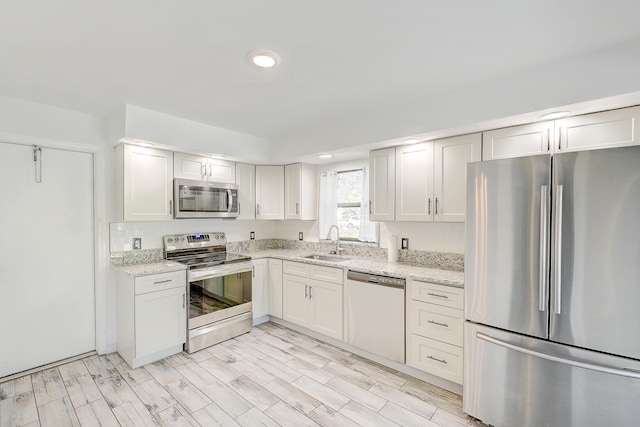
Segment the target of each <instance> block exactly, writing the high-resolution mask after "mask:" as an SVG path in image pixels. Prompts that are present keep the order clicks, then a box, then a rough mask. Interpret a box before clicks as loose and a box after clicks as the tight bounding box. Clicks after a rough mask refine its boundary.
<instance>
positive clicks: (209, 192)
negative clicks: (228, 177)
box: [173, 179, 238, 218]
mask: <svg viewBox="0 0 640 427" xmlns="http://www.w3.org/2000/svg"><path fill="white" fill-rule="evenodd" d="M173 187H174V188H173V190H174V199H175V201H176V207H175V215H174V216H175V218H235V217H237V216H238V186H237V185H235V184H226V183H219V182H206V181H194V180H190V179H175V180H174V185H173Z"/></svg>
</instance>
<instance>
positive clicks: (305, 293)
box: [304, 285, 309, 298]
mask: <svg viewBox="0 0 640 427" xmlns="http://www.w3.org/2000/svg"><path fill="white" fill-rule="evenodd" d="M304 297H305V298H309V294H308V293H307V285H304Z"/></svg>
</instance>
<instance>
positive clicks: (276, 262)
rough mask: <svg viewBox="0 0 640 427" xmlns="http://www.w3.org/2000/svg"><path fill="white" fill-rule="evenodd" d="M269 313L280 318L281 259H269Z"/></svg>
mask: <svg viewBox="0 0 640 427" xmlns="http://www.w3.org/2000/svg"><path fill="white" fill-rule="evenodd" d="M268 270H269V315H271V316H274V317H277V318H279V319H282V260H281V259H269V268H268Z"/></svg>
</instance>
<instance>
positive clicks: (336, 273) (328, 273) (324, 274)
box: [309, 265, 344, 285]
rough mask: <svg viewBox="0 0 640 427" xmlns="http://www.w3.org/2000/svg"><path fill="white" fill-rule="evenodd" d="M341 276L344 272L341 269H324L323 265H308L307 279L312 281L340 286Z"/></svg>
mask: <svg viewBox="0 0 640 427" xmlns="http://www.w3.org/2000/svg"><path fill="white" fill-rule="evenodd" d="M343 275H344V270H342V269H341V268H335V267H325V266H323V265H309V277H310V278H312V279H317V280H322V281H323V282H330V283H336V284H338V285H342V277H343Z"/></svg>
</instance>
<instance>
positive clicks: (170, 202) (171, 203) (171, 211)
mask: <svg viewBox="0 0 640 427" xmlns="http://www.w3.org/2000/svg"><path fill="white" fill-rule="evenodd" d="M169 215H173V200H169Z"/></svg>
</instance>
